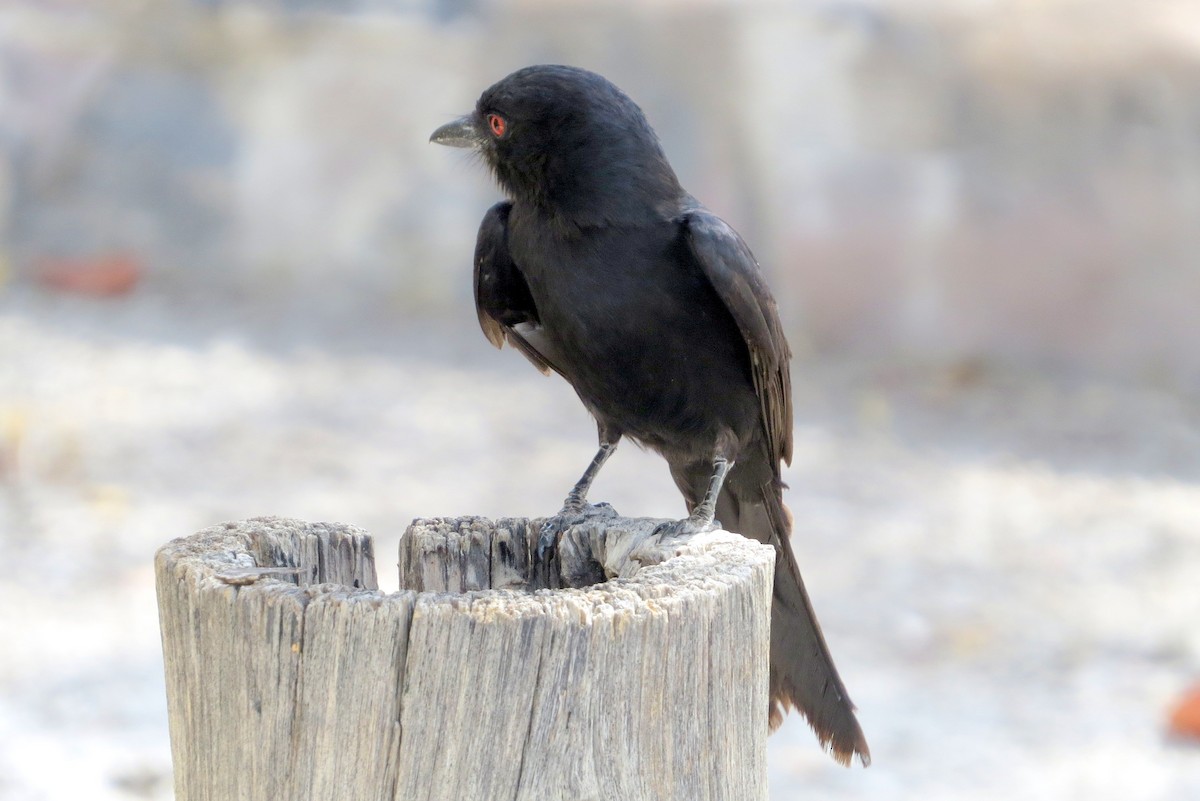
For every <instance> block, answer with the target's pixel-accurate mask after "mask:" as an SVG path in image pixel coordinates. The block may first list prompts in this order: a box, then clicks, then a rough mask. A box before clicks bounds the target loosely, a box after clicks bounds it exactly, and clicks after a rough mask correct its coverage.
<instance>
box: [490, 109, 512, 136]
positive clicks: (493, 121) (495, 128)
mask: <svg viewBox="0 0 1200 801" xmlns="http://www.w3.org/2000/svg"><path fill="white" fill-rule="evenodd" d="M487 122H488V128H490V129H491V131H492V135H493V136H496V137H501V136H504V131H505V129H506V128H508V124H507V123H506V122H505V121H504V118H503V117H501V116H500V115H499V114H489V115H488V116H487Z"/></svg>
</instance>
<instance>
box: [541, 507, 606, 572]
mask: <svg viewBox="0 0 1200 801" xmlns="http://www.w3.org/2000/svg"><path fill="white" fill-rule="evenodd" d="M616 516H617V510H616V509H614V508H612V505H611V504H607V503H604V502H601V503H582V504H572V503H567V504H566V505H565V506H563V508H562V509H560V510H559V512H558V514H556V515H555V516H554V517H550V518H547V519H546V521H545V522H544V523H542V532H541V535H540V536H539V537H538V544H537V560H538V561H539V562H543V561H545V560H546V559H547V558H548V556H549V555H550V554H552V553H554V552H555V551H557V550H558V544H559V542H560V541H561V540H562V536H563V534H565V533H566V531H567V529H569V528H571V526H577V525H579V524H580V523H586V522H587V521H588V520H591V519H593V518H600V517H616Z"/></svg>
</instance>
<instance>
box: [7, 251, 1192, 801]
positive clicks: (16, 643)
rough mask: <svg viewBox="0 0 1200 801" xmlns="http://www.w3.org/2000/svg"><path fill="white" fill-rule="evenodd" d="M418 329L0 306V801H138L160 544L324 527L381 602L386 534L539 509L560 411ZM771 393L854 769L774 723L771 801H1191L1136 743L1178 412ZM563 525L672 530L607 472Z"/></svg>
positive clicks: (1178, 510)
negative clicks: (791, 426) (599, 505)
mask: <svg viewBox="0 0 1200 801" xmlns="http://www.w3.org/2000/svg"><path fill="white" fill-rule="evenodd" d="M464 269H465V268H464ZM449 322H450V323H451V324H453V326H457V328H453V327H447V328H444V329H431V328H429V327H428V326H421V325H411V324H408V323H405V322H404V321H402V320H393V321H388V320H381V319H370V318H365V317H359V318H356V319H352V320H351V319H337V318H333V319H321V318H314V317H312V316H311V315H307V314H292V313H289V312H288V311H287V310H286V309H279V308H274V309H273V308H271V307H263V306H261V305H254V304H249V305H247V304H238V303H231V302H227V301H223V302H220V303H218V302H216V301H215V300H213V299H203V298H201V299H194V300H192V301H191V302H190V303H189V304H188V305H181V304H179V303H177V302H173V301H170V300H167V299H163V298H158V297H155V296H153V295H144V296H139V297H135V298H133V299H130V300H125V301H118V302H115V303H101V302H89V301H84V300H72V299H63V298H54V297H47V296H42V295H36V294H26V293H10V294H9V295H7V296H6V297H5V298H3V299H0V420H2V421H3V422H2V424H0V453H2V454H3V458H2V459H0V461H2V463H3V473H2V476H3V478H2V480H0V547H2V548H3V552H4V558H3V559H2V560H0V641H3V642H4V643H5V650H4V653H3V655H2V657H0V745H2V747H0V798H4V799H5V801H10V800H11V801H40V799H64V798H70V799H75V798H89V799H97V800H99V801H128V800H129V799H136V798H153V799H167V798H170V790H169V787H170V779H169V770H170V754H169V748H168V738H167V722H166V721H167V719H166V710H165V703H164V690H163V683H162V682H163V678H162V664H161V659H160V652H161V647H160V643H159V635H158V623H157V620H156V617H155V613H154V610H155V599H154V586H153V573H152V569H151V563H152V558H153V554H154V551H155V549H156V548H158V547H159V546H160V545H162V543H163V542H165V541H166V540H168V539H170V538H172V537H175V536H179V535H182V534H186V533H188V532H191V531H197V530H199V529H201V528H204V527H205V526H208V525H212V524H213V523H216V522H219V521H222V520H236V519H244V518H248V517H253V516H256V515H263V514H279V515H287V516H292V517H298V518H303V519H309V520H343V521H347V522H350V523H354V524H356V525H359V526H362V527H363V528H365V529H367V530H370V531H372V532H373V533H374V534H376V535H377V536H378V539H379V542H378V547H377V549H376V553H377V554H378V555H379V556H378V558H379V562H380V569H379V572H380V580H381V581H382V582H383V586H384V588H385V589H394V588H395V586H396V584H395V578H394V576H395V572H394V570H393V569H392V568H391V566H390V562H391V561H392V555H393V554H395V553H396V544H397V541H398V537H399V534H400V532H401V531H403V530H404V528H405V527H406V526H407V524H408V523H409V521H411V520H412V519H413V518H414V517H417V516H428V515H452V514H455V513H456V512H459V511H461V510H463V509H470V510H472V511H476V512H478V513H479V514H483V515H487V516H491V517H501V516H504V515H527V516H536V515H541V514H547V513H550V512H553V511H556V510H557V509H558V508H559V507H560V505H561V504H562V500H563V496H564V495H565V494H566V491H567V490H568V489H569V488H570V486H571V484H572V483H573V482H574V481H575V479H576V478H577V477H578V475H579V473H580V472H581V471H582V469H583V467H584V466H585V465H586V463H587V461H588V460H589V459H590V458H591V456H592V454H593V452H594V449H595V440H594V428H593V426H592V424H591V422H590V421H589V420H588V418H587V416H586V414H585V413H584V412H583V410H582V409H581V408H580V406H579V402H578V400H577V399H576V398H575V397H574V395H573V393H572V392H571V391H570V389H569V388H567V387H566V386H565V384H564V383H563V382H561V381H558V380H554V379H548V378H544V377H542V376H541V375H540V374H538V373H537V372H536V371H534V370H533V369H532V368H531V367H530V366H529V365H528V364H527V363H526V362H525V361H524V360H523V359H522V358H521V357H520V356H519V355H517V354H514V353H511V352H503V353H497V352H496V351H494V350H492V348H491V347H490V346H489V345H488V344H487V342H486V341H485V340H484V339H483V336H482V334H480V333H479V332H478V330H477V329H476V326H475V320H474V312H473V310H472V309H471V308H470V307H469V306H468V305H466V304H464V305H463V306H462V307H461V308H459V309H457V310H455V311H454V312H452V313H451V314H450V315H449ZM793 376H794V382H795V389H796V408H797V412H798V414H797V427H796V460H795V463H794V465H793V466H792V467H791V468H790V469H788V470H786V471H785V479H786V480H787V481H788V483H789V484H790V485H791V489H790V490H788V491H787V493H786V496H785V497H786V499H787V502H788V503H789V504H790V505H791V507H792V509H793V511H794V513H795V517H796V534H795V537H794V540H793V542H794V545H795V548H796V551H797V555H798V558H799V560H800V564H801V568H802V570H803V571H804V575H805V578H806V581H807V583H808V585H809V588H810V591H811V593H812V596H813V601H814V604H815V605H816V609H817V612H818V615H819V616H820V619H821V622H822V624H823V626H824V629H825V633H826V636H827V638H828V639H829V642H830V647H831V649H832V650H833V653H834V655H835V658H836V659H837V663H838V666H839V668H840V670H841V673H842V676H843V678H844V679H845V681H846V685H847V687H848V688H849V690H850V693H851V696H852V697H853V698H854V700H855V701H856V702H857V704H858V705H859V708H860V714H861V720H862V723H863V727H864V729H865V731H866V733H867V736H868V738H869V742H870V744H871V749H872V754H873V756H874V762H873V764H872V766H871V768H870V769H868V770H860V769H853V770H844V769H842V768H840V767H839V766H837V765H836V764H834V763H833V761H832V760H830V759H829V758H828V757H827V756H825V755H824V754H822V753H821V751H820V749H819V748H818V747H817V744H816V740H815V738H814V737H813V735H812V733H811V732H810V730H809V729H808V727H807V726H806V725H805V724H804V722H803V721H802V720H800V719H798V718H797V717H795V716H792V717H790V718H789V719H788V720H787V722H785V724H784V726H783V728H782V730H781V731H780V732H778V733H777V734H775V735H774V736H772V737H771V738H770V739H769V741H768V756H767V759H768V767H769V770H770V779H771V792H772V796H771V797H772V799H774V801H793V799H799V798H811V797H813V796H817V797H821V798H826V799H859V798H861V799H870V800H871V801H891V800H893V799H895V800H896V801H899V800H901V799H913V798H921V799H927V798H928V799H938V800H944V801H951V800H952V799H962V798H982V799H985V800H988V799H995V800H996V801H1001V799H1003V800H1004V801H1008V800H1010V799H1015V798H1021V799H1025V798H1029V799H1047V801H1051V800H1053V801H1059V799H1073V798H1079V799H1084V798H1086V799H1088V801H1128V799H1131V798H1137V799H1147V801H1192V799H1194V798H1196V797H1200V752H1197V751H1196V750H1194V749H1188V748H1185V747H1179V746H1172V745H1170V744H1168V743H1167V742H1165V740H1164V738H1163V724H1164V718H1165V715H1166V711H1167V708H1168V706H1169V704H1170V703H1171V702H1172V701H1173V699H1174V698H1175V697H1176V696H1177V694H1178V693H1179V692H1180V691H1181V690H1182V689H1183V688H1184V687H1186V686H1188V685H1189V684H1190V683H1191V682H1192V681H1193V680H1195V678H1196V677H1197V675H1200V634H1198V631H1200V629H1198V628H1197V625H1196V610H1197V609H1200V583H1198V582H1197V581H1196V576H1197V575H1200V540H1198V538H1197V532H1198V531H1200V485H1198V482H1200V456H1198V454H1200V401H1198V399H1197V398H1196V396H1195V395H1193V394H1189V393H1187V392H1184V391H1181V390H1180V389H1179V388H1178V387H1175V386H1173V385H1171V384H1170V383H1169V382H1165V381H1164V382H1159V383H1149V382H1144V383H1140V384H1128V383H1116V382H1112V381H1106V380H1102V379H1097V378H1088V377H1086V376H1083V375H1075V376H1071V375H1063V374H1058V375H1050V374H1039V373H1035V372H1030V371H1026V370H1021V369H1017V368H1012V367H1004V366H1002V365H997V364H991V363H987V362H970V363H959V364H949V365H942V364H937V363H930V362H925V363H922V362H918V361H907V362H900V361H894V362H887V363H880V364H871V363H852V362H832V361H825V362H816V361H812V360H801V361H799V362H798V363H797V365H796V369H795V370H794V371H793ZM464 387H469V388H470V389H464ZM593 498H594V499H595V500H607V501H611V502H612V503H613V504H614V506H616V508H617V509H618V510H619V511H621V512H622V513H625V514H638V515H651V516H661V517H672V516H681V515H682V514H683V513H684V508H683V502H682V500H681V499H680V498H679V496H678V493H677V492H676V490H675V489H674V487H673V486H672V485H671V481H670V478H669V476H668V475H667V471H666V467H665V466H664V465H663V463H662V461H661V459H659V458H658V457H656V456H654V455H652V454H645V453H641V452H639V451H638V450H637V449H636V448H633V447H630V446H627V445H626V446H623V447H622V448H621V449H620V450H619V451H618V452H617V454H616V455H615V456H614V457H613V459H612V461H611V463H610V464H609V465H608V466H606V468H605V471H604V472H603V473H602V474H601V476H600V478H599V479H598V480H597V483H596V487H595V490H594V494H593ZM64 766H69V769H65V768H64Z"/></svg>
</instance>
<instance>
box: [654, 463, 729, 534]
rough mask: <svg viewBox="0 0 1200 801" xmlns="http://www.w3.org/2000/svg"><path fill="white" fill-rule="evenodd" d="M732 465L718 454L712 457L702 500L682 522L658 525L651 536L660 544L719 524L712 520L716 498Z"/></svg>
mask: <svg viewBox="0 0 1200 801" xmlns="http://www.w3.org/2000/svg"><path fill="white" fill-rule="evenodd" d="M733 464H734V463H733V462H731V461H729V460H728V459H726V458H725V457H724V456H721V455H719V454H718V455H717V456H716V457H714V458H713V472H712V478H710V479H709V480H708V489H707V490H706V491H705V493H704V500H702V501H700V503H698V504H696V506H695V507H694V508H693V509H692V513H691V514H690V515H688V516H687V517H685V518H683V519H682V520H669V521H667V522H666V523H662V524H660V525H659V526H658V527H657V528H655V529H654V532H653V535H654V536H655V537H657V538H658V539H659V541H660V542H661V541H662V540H670V539H674V538H677V537H687V536H691V535H692V534H699V533H700V532H702V531H711V530H712V529H713V528H716V527H717V526H718V525H719V524H718V523H716V521H715V520H714V519H713V518H714V517H715V516H716V513H717V496H718V495H720V494H721V487H723V486H724V485H725V476H727V475H729V471H730V469H731V468H732V467H733Z"/></svg>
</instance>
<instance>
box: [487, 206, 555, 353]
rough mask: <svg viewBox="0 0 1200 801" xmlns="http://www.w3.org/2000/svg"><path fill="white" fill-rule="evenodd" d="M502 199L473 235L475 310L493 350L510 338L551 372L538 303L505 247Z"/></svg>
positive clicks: (505, 214) (505, 219) (509, 208)
mask: <svg viewBox="0 0 1200 801" xmlns="http://www.w3.org/2000/svg"><path fill="white" fill-rule="evenodd" d="M510 211H512V203H510V202H508V201H504V202H501V203H497V204H496V205H495V206H492V207H491V208H490V209H488V213H487V214H485V215H484V217H483V222H482V223H480V224H479V235H478V236H477V237H476V239H475V312H476V314H478V316H479V327H480V328H482V329H483V334H484V336H486V337H487V338H488V341H489V342H491V343H492V344H493V345H495V346H496V347H497V348H502V347H504V343H505V342H508V343H509V344H510V345H512V346H513V347H514V348H516V349H517V350H519V351H520V352H521V353H522V354H524V356H525V358H527V359H529V361H531V362H533V365H534V367H536V368H537V369H539V370H541V371H542V372H543V373H546V374H547V375H549V373H550V371H551V370H554V371H555V372H561V371H560V370H559V369H558V368H557V367H555V366H554V362H553V361H552V360H551V355H550V354H549V353H548V352H547V351H548V350H549V348H548V347H546V345H545V344H544V342H543V340H542V337H541V336H540V332H541V321H540V319H539V317H538V311H537V306H536V305H535V304H534V302H533V296H532V295H531V294H530V293H529V285H528V284H527V283H525V276H524V275H522V274H521V270H520V268H519V267H517V265H516V263H515V262H513V260H512V255H511V254H510V253H509V251H508V213H509V212H510Z"/></svg>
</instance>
